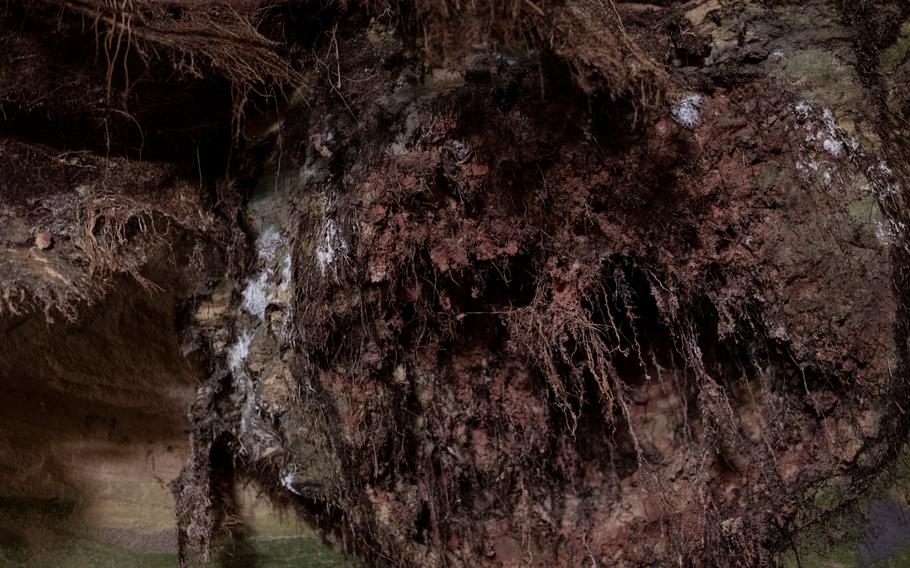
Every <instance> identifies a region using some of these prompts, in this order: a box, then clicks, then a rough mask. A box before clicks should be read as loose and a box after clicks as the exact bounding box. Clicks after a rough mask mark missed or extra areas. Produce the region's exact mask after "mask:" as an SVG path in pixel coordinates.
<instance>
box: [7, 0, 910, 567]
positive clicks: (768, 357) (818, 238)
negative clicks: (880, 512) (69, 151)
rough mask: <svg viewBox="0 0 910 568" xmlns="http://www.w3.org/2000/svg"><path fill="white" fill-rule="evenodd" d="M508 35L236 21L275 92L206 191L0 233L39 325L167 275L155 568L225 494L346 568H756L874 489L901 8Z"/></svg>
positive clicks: (890, 352)
mask: <svg viewBox="0 0 910 568" xmlns="http://www.w3.org/2000/svg"><path fill="white" fill-rule="evenodd" d="M528 4H529V5H528V6H522V7H520V8H515V9H514V10H512V11H511V12H508V10H506V11H505V12H503V13H504V14H506V15H508V16H509V17H508V18H505V19H495V23H492V24H489V25H487V24H485V23H484V22H487V20H485V19H484V16H483V14H485V13H486V12H485V11H484V10H485V9H486V8H489V9H490V13H491V14H493V15H494V16H496V15H497V14H499V12H500V11H502V10H505V8H504V7H503V6H500V5H498V4H492V5H489V6H486V7H484V6H478V7H477V10H478V11H477V12H473V11H471V10H470V9H467V8H459V7H455V6H448V5H443V6H437V5H434V4H426V5H424V4H418V5H416V6H396V7H394V8H392V7H390V8H389V9H388V10H387V11H384V12H383V11H381V10H379V11H377V8H376V7H375V6H371V7H369V8H366V7H359V6H349V7H347V8H346V9H342V8H339V7H331V8H330V9H327V11H326V12H320V13H318V14H317V13H310V12H306V11H304V10H303V9H300V10H294V9H293V8H291V7H288V8H287V10H285V11H281V10H276V11H274V12H269V13H268V15H265V16H264V15H262V14H260V19H259V20H258V26H259V27H258V28H256V29H258V30H259V31H260V32H261V33H262V34H265V36H266V37H268V38H269V39H271V40H273V41H275V42H278V43H276V44H275V45H281V46H283V47H282V49H284V48H286V49H287V51H286V55H287V57H288V58H290V60H291V66H292V67H293V69H294V70H295V71H294V72H295V74H294V76H293V77H294V79H295V81H296V83H295V84H294V85H293V88H294V89H293V94H291V95H288V96H287V104H283V105H280V107H279V109H278V112H276V113H263V114H262V115H261V116H260V117H258V118H254V117H252V116H249V117H248V118H247V120H246V124H247V125H248V128H246V129H244V128H242V127H241V126H242V125H241V124H238V128H237V129H235V131H234V134H235V137H234V138H233V140H234V143H235V147H234V152H233V154H232V155H231V158H230V159H229V160H227V167H226V169H227V171H228V174H227V175H228V176H229V177H231V178H232V181H233V184H232V185H229V184H225V183H224V180H222V179H221V176H222V175H223V174H222V173H221V172H218V173H217V174H215V173H213V172H211V171H206V172H205V173H204V175H205V176H211V178H212V179H211V180H210V181H211V183H210V184H209V185H208V186H206V185H205V184H203V188H202V189H199V190H196V192H195V193H194V192H191V191H189V188H188V186H187V185H186V184H188V183H189V182H188V181H187V180H191V179H192V177H191V174H190V173H188V171H185V170H180V169H179V168H178V169H177V170H175V172H176V173H173V174H172V175H171V176H170V177H166V178H156V177H152V175H151V173H149V174H148V175H147V176H146V177H144V178H142V180H144V182H145V185H144V186H142V187H145V188H146V189H143V188H142V187H139V188H132V189H130V188H126V189H121V188H116V189H113V190H108V191H106V192H105V193H103V196H102V195H101V194H99V192H98V191H97V187H96V186H98V187H100V186H101V182H93V179H94V178H92V179H89V180H88V181H84V182H83V183H84V184H85V185H83V186H80V187H83V189H82V190H81V191H82V193H83V194H84V195H83V202H82V203H83V205H82V207H84V208H86V210H87V211H94V212H95V213H96V215H95V216H94V217H92V216H89V217H88V218H89V219H94V220H95V221H92V222H90V223H89V224H88V225H87V229H84V230H81V232H78V233H77V232H74V231H73V227H74V226H76V221H75V220H72V221H68V222H67V223H63V224H62V225H63V226H61V227H52V226H50V225H48V223H50V221H51V220H53V219H57V218H58V217H57V215H56V214H54V213H53V210H52V211H50V212H45V213H44V215H45V217H41V218H40V219H41V220H43V222H44V221H46V222H45V223H44V224H43V225H42V224H41V223H35V222H32V221H30V222H28V223H23V222H22V221H21V220H20V219H21V218H22V215H23V210H24V209H23V208H24V207H25V205H23V204H31V205H33V202H30V201H28V197H17V198H16V199H6V201H4V200H3V199H2V198H0V207H6V208H7V209H0V214H5V215H6V216H7V217H8V218H9V219H11V222H10V226H12V227H16V231H17V232H16V233H15V234H16V235H19V236H17V237H16V238H13V237H10V238H8V239H6V242H7V243H9V246H8V248H7V251H8V252H7V253H5V255H4V256H0V263H10V264H12V263H15V262H16V261H15V258H19V257H22V256H27V255H31V257H34V256H36V255H52V258H54V259H60V261H59V262H60V267H58V268H54V272H55V273H57V274H62V275H64V276H66V275H67V274H69V273H68V272H65V270H72V271H73V273H72V274H73V276H67V278H68V279H69V280H68V281H70V282H74V281H75V280H74V278H76V277H77V276H78V277H79V278H84V280H80V281H79V282H83V283H81V284H78V285H73V286H62V285H53V284H52V281H53V274H51V273H49V272H47V268H45V267H47V266H48V264H47V263H41V261H40V260H37V261H32V262H31V264H25V263H19V264H16V266H17V267H22V268H16V269H15V270H12V271H11V272H9V274H10V275H11V276H5V275H4V276H0V278H6V279H7V280H8V281H9V282H14V283H15V285H16V286H17V287H16V288H12V284H10V286H9V287H7V289H10V290H12V289H15V290H21V292H17V293H18V294H19V296H21V297H22V298H25V297H29V296H28V294H29V293H30V292H31V293H34V292H35V291H38V292H40V294H39V295H38V296H39V297H40V298H44V299H46V298H52V301H51V302H50V305H51V307H53V305H54V302H58V303H59V302H60V300H56V299H54V298H70V296H72V297H73V298H74V299H73V302H74V304H73V305H79V304H78V302H80V301H86V300H89V301H90V300H91V298H92V297H93V296H91V295H89V294H87V293H83V291H85V290H88V289H89V288H90V287H91V286H93V283H94V282H96V279H97V278H99V276H98V274H96V272H97V271H92V270H88V269H86V270H81V271H80V269H79V267H80V265H79V263H80V262H85V260H84V259H85V258H86V257H88V258H89V259H91V258H96V259H97V261H96V262H94V263H89V264H87V265H86V266H94V265H95V264H98V265H101V266H104V267H106V270H103V271H101V277H104V276H105V275H107V277H108V278H109V277H110V274H116V273H118V272H125V273H128V274H132V275H133V276H134V277H136V278H138V279H140V282H142V281H145V282H154V281H155V280H154V278H152V276H151V275H150V274H148V270H147V269H146V270H143V266H145V264H146V260H147V258H150V256H149V254H150V253H149V252H148V251H153V250H156V249H155V247H156V246H160V245H161V243H168V242H177V243H179V245H178V247H177V250H178V251H179V250H184V251H187V258H195V259H197V260H196V261H195V263H191V262H190V261H189V260H187V261H185V263H186V264H187V265H188V266H194V267H196V268H195V269H196V270H197V272H196V273H190V272H186V273H182V272H181V270H182V269H179V270H177V272H178V276H175V277H174V278H175V282H184V284H182V285H180V286H182V287H181V288H180V289H182V290H183V294H184V295H185V296H186V297H187V298H191V299H192V301H188V302H186V303H185V304H181V308H180V310H179V311H180V318H179V322H180V326H181V336H182V339H183V346H184V348H185V350H186V351H187V352H191V351H195V352H196V354H197V355H196V356H200V357H202V358H203V359H204V360H205V361H207V363H208V378H207V379H206V380H204V381H203V382H202V383H201V384H200V386H199V389H198V392H197V397H196V400H195V402H194V404H193V407H192V411H191V412H192V415H191V416H192V423H193V424H192V428H193V432H192V447H193V451H192V456H191V458H190V460H189V463H188V464H187V466H186V468H185V469H184V471H183V473H182V475H181V477H180V479H179V480H178V481H177V483H176V484H175V494H176V495H177V500H178V517H179V520H180V529H179V530H180V532H179V534H180V539H181V543H182V544H183V546H184V547H186V548H187V549H195V550H200V551H202V552H203V553H206V551H208V550H209V549H211V548H213V547H218V546H219V545H220V544H221V542H220V541H221V539H222V536H220V535H223V531H222V530H221V529H222V528H223V527H224V525H225V523H226V522H227V520H229V517H230V513H231V510H232V507H234V506H235V504H234V503H233V499H234V498H233V497H232V494H233V493H232V491H233V489H232V487H233V485H234V484H235V483H236V482H237V481H238V480H240V479H247V478H249V479H254V480H256V481H257V482H258V483H259V484H260V485H261V486H262V487H263V488H264V489H265V490H266V492H267V493H269V494H270V495H271V496H272V497H273V498H274V499H275V500H276V502H280V503H283V504H285V505H287V506H289V507H292V508H294V509H295V510H296V511H297V512H298V513H299V514H300V515H301V516H302V517H303V518H305V519H307V520H308V521H309V522H310V523H311V524H313V525H314V526H317V527H319V528H321V529H322V530H324V531H325V533H326V536H327V538H330V539H333V540H335V541H337V542H339V543H340V544H341V545H342V546H343V547H344V549H345V550H346V551H348V552H350V553H351V554H353V555H355V556H356V557H357V558H359V559H360V560H361V561H363V562H365V563H369V564H379V565H384V564H404V565H414V566H437V565H438V566H442V565H457V566H462V565H463V566H517V565H535V566H553V565H573V566H575V565H579V566H580V565H587V564H588V563H592V562H593V563H594V564H598V565H600V564H605V565H623V566H638V565H670V564H679V563H682V564H685V565H690V564H691V565H704V566H715V565H716V566H726V565H731V564H737V565H738V564H746V565H756V566H761V565H769V564H773V563H774V562H775V560H776V558H777V554H778V553H779V552H780V551H781V550H783V549H784V548H785V547H786V546H787V545H788V543H789V542H790V538H791V537H792V535H793V534H794V532H795V531H796V530H797V529H798V528H799V527H803V526H806V525H809V524H812V523H815V522H818V521H820V520H823V519H824V518H825V515H826V514H828V513H829V512H830V510H831V509H832V508H833V507H834V506H836V505H837V504H841V503H844V502H847V501H849V500H852V499H855V498H857V497H858V496H860V495H861V494H862V493H863V490H864V488H866V487H867V485H868V482H869V480H870V479H872V478H873V477H874V476H876V475H877V474H878V473H879V472H881V471H882V469H883V468H884V467H885V466H886V465H887V464H889V463H890V461H891V460H893V459H894V456H895V454H896V451H897V448H898V446H899V445H900V444H901V442H902V440H903V438H904V436H905V434H906V430H907V425H908V419H907V418H906V416H905V413H904V406H905V405H904V404H903V400H904V399H905V398H906V396H907V394H908V393H907V386H906V373H907V370H908V369H907V363H908V359H907V355H908V354H907V341H906V331H907V328H906V326H907V322H908V320H907V312H906V309H907V297H906V294H907V290H908V287H907V283H906V282H905V278H906V276H905V274H906V270H907V261H908V257H907V255H908V248H907V247H908V238H907V235H906V227H907V222H908V221H907V219H906V216H907V207H906V205H905V204H904V199H905V197H904V194H905V191H906V184H907V183H908V182H910V169H908V166H907V164H908V163H910V162H908V161H907V151H908V150H910V146H908V142H907V132H906V124H907V123H906V116H905V114H904V113H905V112H906V109H907V108H908V106H907V104H908V102H910V101H908V100H907V98H906V97H907V91H906V89H902V85H904V84H905V82H906V80H907V77H908V76H910V62H907V61H906V60H907V57H906V56H907V52H908V50H907V49H906V46H905V44H906V43H907V42H906V37H905V36H906V35H907V34H906V33H905V32H906V29H905V28H906V27H907V25H910V24H902V22H905V21H908V20H906V18H908V17H910V8H908V7H906V6H904V5H903V4H902V3H899V2H887V1H879V2H868V3H863V4H860V5H857V6H853V7H850V6H842V5H839V4H838V3H835V2H828V1H812V2H807V3H806V2H803V3H798V4H797V3H792V4H790V3H786V2H781V3H773V4H770V5H769V4H768V3H764V2H749V1H737V2H732V1H731V2H723V1H717V0H708V1H697V2H686V3H677V2H661V3H658V4H655V5H644V4H624V3H617V4H613V3H612V2H605V3H599V2H586V1H579V2H570V3H567V4H559V5H557V4H555V3H553V4H541V5H537V4H533V3H528ZM444 8H448V10H449V11H448V12H447V11H446V10H444ZM446 14H448V15H446ZM11 17H12V16H11ZM149 17H151V16H149ZM238 17H239V16H238ZM26 18H28V17H27V16H26ZM29 21H30V20H29ZM112 25H113V24H112ZM175 25H176V24H175ZM445 30H448V33H451V34H456V35H457V34H463V37H464V38H472V39H476V40H477V41H478V43H477V45H476V46H471V47H465V46H464V45H461V46H457V45H456V43H453V42H452V41H451V39H452V38H451V37H450V36H449V35H448V33H443V32H444V31H445ZM418 32H421V33H418ZM35 33H36V36H37V37H39V38H40V37H41V34H40V33H38V32H35ZM481 40H482V41H481ZM142 41H150V40H142ZM275 49H278V48H277V47H275ZM218 69H220V68H219V67H218V66H217V65H216V66H215V71H217V70H218ZM276 72H277V71H276ZM199 80H200V81H205V80H206V79H204V78H203V79H199ZM162 81H163V79H162ZM198 88H200V89H202V87H198ZM147 90H149V92H152V93H154V92H155V91H154V89H151V88H147ZM152 100H157V99H155V98H154V96H152ZM136 104H142V99H139V100H138V101H136ZM243 108H244V107H241V109H243ZM254 108H255V107H249V106H248V107H246V110H247V111H248V114H250V115H252V114H253V112H254ZM151 116H155V117H157V115H151ZM149 120H151V119H149ZM156 132H157V134H155V136H154V137H153V138H154V139H155V140H157V142H158V143H161V141H162V140H167V136H168V135H167V134H166V133H164V132H165V131H164V130H159V131H156ZM218 132H220V131H218V130H213V131H211V133H210V135H212V136H215V134H217V133H218ZM229 134H230V133H228V134H227V135H229ZM222 135H226V134H225V133H223V132H222ZM244 136H245V137H246V138H245V139H244ZM244 140H245V141H244ZM16 143H17V144H19V143H20V142H16ZM9 144H13V142H9ZM225 145H226V146H228V145H229V144H225ZM178 149H180V150H181V151H183V150H185V148H184V147H182V146H178ZM23 151H24V150H23ZM178 153H179V152H178ZM119 159H121V160H124V164H133V163H135V164H137V165H136V166H135V167H140V168H150V167H151V166H150V165H149V164H148V161H143V160H136V159H134V158H131V157H129V156H125V157H122V158H119ZM190 163H191V164H192V163H193V162H190ZM124 167H126V166H124ZM156 167H158V166H156ZM42 171H44V170H42ZM47 171H50V169H48V170H47ZM143 171H145V170H143ZM148 171H149V172H151V171H152V170H148ZM190 171H191V170H190ZM105 179H107V178H105ZM115 179H122V178H115ZM156 180H158V181H156ZM175 180H177V181H175ZM92 183H95V184H96V185H92ZM181 184H184V185H181ZM63 185H65V184H63ZM157 186H164V187H172V188H174V189H171V190H167V191H164V192H162V193H159V192H155V191H152V190H149V189H148V188H153V187H157ZM206 187H207V188H208V189H206ZM27 195H28V196H41V195H42V194H41V191H40V190H39V189H34V190H32V192H31V193H28V194H27ZM187 195H193V196H194V197H187ZM241 198H243V199H241ZM17 199H18V201H17ZM206 204H213V206H211V207H209V206H207V205H206ZM91 207H94V208H91ZM5 211H9V212H8V213H4V212H5ZM202 211H205V212H206V213H202ZM143 215H145V217H143ZM197 216H198V220H197ZM146 218H148V219H160V220H164V219H169V220H171V221H172V222H173V223H174V224H175V226H177V227H179V231H178V232H179V233H180V235H182V236H180V237H179V238H178V237H172V236H170V233H163V236H161V237H160V238H153V236H155V235H158V233H154V232H150V231H146V230H144V229H143V230H140V231H135V232H134V233H130V232H129V230H128V229H123V227H129V223H130V222H131V221H130V220H131V219H146ZM99 219H101V220H102V221H101V222H100V223H98V222H96V221H97V220H99ZM133 222H134V223H139V222H141V221H133ZM16 223H19V224H20V225H21V227H19V225H16ZM29 223H31V224H29ZM31 225H35V226H31ZM39 225H40V226H39ZM142 227H143V228H144V227H145V225H144V224H143V225H142ZM241 230H242V231H243V233H241V232H240V231H241ZM36 231H48V232H50V233H52V234H53V235H54V241H53V247H52V248H48V249H46V250H44V249H41V247H38V248H37V249H36V248H28V247H31V246H32V244H33V235H34V234H36V233H35V232H36ZM68 231H69V232H68ZM69 234H72V235H73V236H72V239H71V240H68V239H67V238H66V236H67V235H69ZM244 234H245V238H246V241H247V246H246V250H245V253H244V254H242V255H240V254H238V252H239V251H241V249H242V245H243V238H242V237H241V235H244ZM58 235H60V237H59V238H58ZM30 237H31V240H29V238H30ZM99 238H100V242H101V243H102V244H101V245H100V246H99V247H95V246H94V243H98V242H99ZM142 239H144V240H142ZM169 239H171V240H170V241H169ZM173 239H176V240H173ZM19 242H21V244H19V245H16V244H15V243H19ZM104 243H107V245H105V244H104ZM105 246H107V248H105ZM68 247H69V248H68ZM111 247H113V248H111ZM206 247H208V248H206ZM68 251H71V252H72V255H73V256H71V257H65V256H62V255H65V254H67V253H68ZM80 251H81V252H80ZM98 251H101V252H98ZM91 254H96V257H91ZM17 255H18V256H17ZM238 258H240V260H238ZM80 259H82V260H80ZM203 261H205V262H203ZM51 266H55V265H51ZM177 266H182V263H180V262H178V263H177ZM225 266H228V269H227V270H224V267H225ZM39 268H40V270H39ZM26 270H28V271H30V272H28V274H29V275H32V274H36V275H37V276H28V277H27V276H25V274H26V272H25V271H26ZM42 270H44V272H41V271H42ZM188 270H189V269H188ZM221 272H224V274H223V275H222V274H221ZM187 274H196V276H195V277H193V276H187ZM29 278H31V280H29ZM49 282H51V283H49ZM103 289H104V288H99V290H103ZM46 290H51V291H54V293H55V294H58V295H49V293H47V292H46ZM98 293H99V294H103V292H98ZM33 295H34V294H33ZM10 297H11V296H10V294H4V298H5V299H7V301H9V298H10ZM10 305H19V304H14V303H10ZM66 305H67V306H68V305H70V303H67V304H66ZM51 311H53V309H51ZM74 313H75V312H74ZM832 496H833V497H832ZM821 502H824V503H825V505H824V506H821V505H819V503H821Z"/></svg>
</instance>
